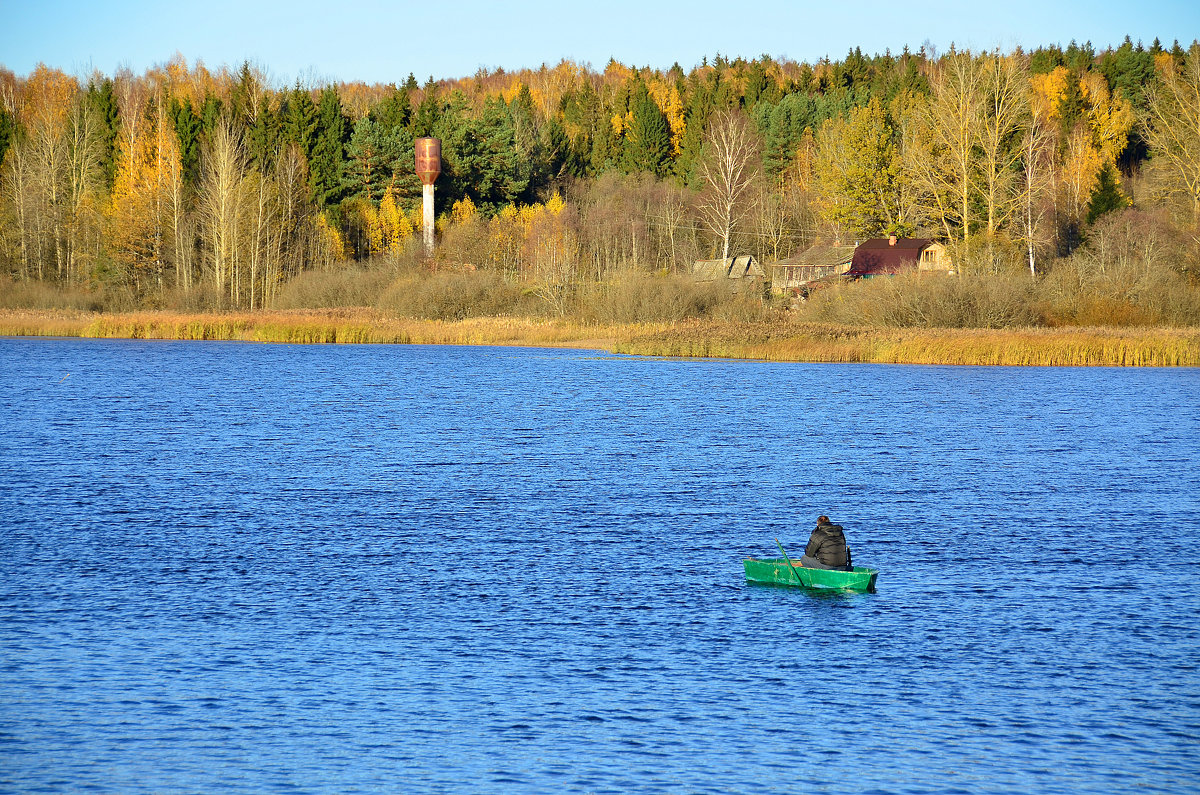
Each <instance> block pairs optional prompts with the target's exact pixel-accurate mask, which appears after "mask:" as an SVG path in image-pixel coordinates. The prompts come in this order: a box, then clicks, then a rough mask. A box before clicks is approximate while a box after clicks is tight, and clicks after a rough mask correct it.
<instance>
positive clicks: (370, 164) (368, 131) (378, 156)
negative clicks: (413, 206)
mask: <svg viewBox="0 0 1200 795" xmlns="http://www.w3.org/2000/svg"><path fill="white" fill-rule="evenodd" d="M406 156H410V157H414V158H415V155H414V147H413V138H412V133H410V132H409V131H408V129H407V128H406V127H403V126H396V127H392V128H390V129H388V128H385V127H384V125H383V124H382V123H380V122H376V121H372V120H371V118H370V117H364V118H362V119H359V121H358V123H357V124H355V125H354V133H353V134H352V135H351V136H350V143H349V145H348V146H347V147H346V167H345V174H344V177H343V180H342V194H343V195H344V196H346V197H347V198H353V199H366V200H367V201H370V202H373V203H375V204H378V203H379V201H380V200H381V199H382V198H383V194H384V193H385V192H386V191H387V189H388V188H389V187H392V186H394V185H395V183H396V181H397V177H398V173H399V172H401V171H402V170H405V169H404V167H405V165H406V162H405V157H406ZM407 171H408V172H412V171H413V169H412V168H408V169H407ZM414 179H415V175H414ZM406 187H411V186H406ZM417 193H420V190H419V188H418V190H417Z"/></svg>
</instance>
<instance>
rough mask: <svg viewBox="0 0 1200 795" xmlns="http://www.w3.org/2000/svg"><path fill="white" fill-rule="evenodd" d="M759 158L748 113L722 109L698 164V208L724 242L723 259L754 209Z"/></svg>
mask: <svg viewBox="0 0 1200 795" xmlns="http://www.w3.org/2000/svg"><path fill="white" fill-rule="evenodd" d="M758 160H759V158H758V141H757V138H756V136H755V133H754V132H753V130H752V129H751V126H750V124H749V122H748V121H747V119H746V117H745V115H743V114H742V113H740V112H738V111H722V112H721V113H719V114H718V115H717V116H716V118H714V119H713V120H712V121H711V122H710V123H709V125H708V132H707V135H706V139H705V144H704V151H703V153H702V155H701V158H700V161H699V162H698V163H697V164H696V171H697V175H698V176H699V178H700V183H701V185H702V189H701V192H700V198H699V201H698V204H697V211H698V213H699V215H700V220H701V222H702V223H703V224H704V226H705V227H707V228H708V230H709V231H710V232H712V233H713V235H714V237H716V238H717V240H719V241H720V242H721V259H728V257H729V243H730V240H731V238H732V237H733V234H734V231H735V230H736V229H737V228H738V226H739V225H740V224H741V222H742V221H743V220H744V219H745V218H746V216H747V215H748V214H749V212H750V210H751V207H750V205H751V204H752V202H751V201H750V198H751V196H752V195H753V193H752V191H751V188H752V187H753V185H754V181H755V179H756V177H757V176H758Z"/></svg>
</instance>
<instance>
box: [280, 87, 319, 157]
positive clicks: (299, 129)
mask: <svg viewBox="0 0 1200 795" xmlns="http://www.w3.org/2000/svg"><path fill="white" fill-rule="evenodd" d="M281 115H282V117H283V140H284V141H287V142H289V143H294V144H297V145H298V146H299V147H300V151H301V152H303V153H304V157H305V158H307V159H308V160H311V159H312V155H313V147H314V146H315V145H316V141H317V106H316V105H314V104H313V101H312V96H311V95H310V94H309V93H308V91H306V90H305V89H303V88H301V87H300V84H299V83H296V86H295V88H293V89H292V90H291V91H290V92H288V95H287V99H286V101H285V103H284V107H283V109H282V113H281Z"/></svg>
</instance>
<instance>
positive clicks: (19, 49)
mask: <svg viewBox="0 0 1200 795" xmlns="http://www.w3.org/2000/svg"><path fill="white" fill-rule="evenodd" d="M1126 35H1129V36H1131V37H1132V38H1133V40H1134V41H1135V42H1136V41H1138V40H1139V39H1140V40H1142V41H1143V42H1144V43H1145V44H1147V45H1149V44H1150V42H1151V41H1153V40H1154V38H1155V37H1158V38H1159V39H1161V40H1162V41H1163V43H1164V44H1166V45H1168V46H1169V45H1170V44H1171V43H1172V42H1173V41H1174V40H1176V39H1178V40H1179V41H1180V43H1182V44H1183V45H1184V46H1185V47H1186V46H1187V45H1188V44H1190V43H1191V41H1192V40H1193V39H1196V38H1200V2H1197V0H1142V1H1141V2H1137V0H1133V1H1132V2H1131V1H1130V0H1122V2H1116V0H1091V1H1090V2H1088V1H1086V0H1066V2H1058V1H1057V0H999V2H992V3H982V2H978V1H977V0H957V1H955V2H946V1H945V0H909V1H908V2H903V1H901V2H897V0H864V1H860V0H833V2H830V0H821V2H807V1H806V2H787V1H786V0H743V1H742V2H738V0H724V1H719V0H716V1H714V0H693V2H676V1H675V0H671V2H653V0H641V1H640V2H634V1H633V0H608V1H607V2H604V1H603V0H601V2H597V3H586V2H572V0H555V2H547V1H546V0H535V2H526V3H506V2H500V1H499V0H493V1H492V2H479V1H478V0H458V2H455V0H443V2H426V3H413V2H406V1H399V2H378V0H343V2H333V1H332V0H322V1H321V2H316V0H287V1H286V2H285V0H271V1H270V2H259V1H257V0H202V2H197V3H191V2H182V3H172V2H169V1H168V2H163V0H156V2H142V1H141V0H107V1H106V0H89V2H82V0H0V65H3V66H4V67H6V68H8V69H11V70H12V71H14V72H16V73H17V74H18V75H26V74H29V72H31V71H32V70H33V69H34V67H35V66H36V65H37V64H38V63H39V62H44V63H46V64H47V65H49V66H53V67H57V68H59V69H63V70H64V71H67V72H70V73H73V74H78V75H81V76H82V75H86V74H88V73H90V72H91V71H92V70H93V69H98V70H100V71H101V72H103V73H105V74H110V75H111V74H113V73H114V72H115V71H116V70H117V69H119V68H121V67H128V68H130V69H132V70H133V72H134V73H136V74H141V73H142V72H144V71H145V70H146V69H147V68H148V67H150V66H152V65H154V64H161V63H165V62H166V61H168V60H169V59H170V58H171V57H172V56H173V55H174V54H175V53H176V52H177V51H178V52H179V53H181V54H182V55H183V56H184V57H185V58H186V59H187V60H188V63H189V64H194V63H195V62H196V61H197V60H203V61H204V62H205V64H207V65H208V66H209V67H210V68H216V67H219V66H221V65H222V64H225V65H228V66H231V67H236V66H239V65H240V64H241V63H242V61H244V60H250V61H252V62H254V63H256V64H258V65H259V66H260V67H262V68H264V69H265V70H266V71H267V73H268V74H269V76H270V77H271V78H273V81H274V82H276V83H280V84H286V83H291V82H293V81H294V80H296V79H297V78H300V79H304V80H306V81H307V80H313V81H315V82H323V81H325V80H334V81H339V80H341V81H356V80H362V81H365V82H367V83H375V82H381V83H390V82H400V81H403V80H404V78H405V77H407V75H408V73H409V72H412V73H413V74H415V75H416V76H417V78H418V80H419V81H421V82H424V80H425V78H426V77H429V76H430V75H433V76H434V77H437V78H451V77H463V76H468V75H472V74H474V73H475V72H476V71H477V70H478V69H479V68H480V67H486V68H489V69H494V68H496V67H504V68H505V69H510V70H511V69H520V68H522V67H537V66H538V65H540V64H542V63H547V64H550V65H553V64H555V63H557V62H558V61H559V60H561V59H563V58H569V59H572V60H575V61H578V62H580V63H590V64H591V65H592V66H593V67H594V68H596V69H603V68H604V65H605V64H606V63H608V59H609V58H610V57H612V58H616V59H617V60H618V61H621V62H622V63H625V64H629V65H634V66H652V67H661V68H666V67H669V66H670V65H671V64H672V63H674V62H676V61H678V62H679V64H680V65H681V66H683V67H684V69H685V70H687V69H690V68H691V67H693V66H696V65H697V64H699V63H700V60H701V58H702V57H704V56H708V57H709V58H711V57H712V56H713V55H714V54H716V53H718V52H719V53H721V54H723V55H727V56H731V57H733V56H738V55H741V56H745V57H747V58H752V57H756V56H759V55H762V54H764V53H765V54H768V55H771V56H774V57H787V58H791V59H793V60H796V61H807V62H809V63H812V62H815V61H816V60H818V59H820V58H822V57H823V56H826V55H828V56H830V57H831V58H833V59H834V60H837V59H840V58H841V57H842V56H844V55H845V54H846V51H847V50H849V49H850V48H851V47H855V46H859V47H862V49H863V51H864V52H865V53H867V54H873V53H881V52H883V51H884V50H886V49H891V50H892V51H893V52H899V51H900V50H901V49H903V48H904V46H905V45H907V46H909V47H910V48H911V49H913V50H916V49H917V48H919V47H920V46H921V45H922V44H923V43H925V42H929V43H930V44H932V45H933V46H935V47H936V48H937V49H938V51H945V50H946V49H947V48H948V47H949V46H950V44H951V43H952V42H953V43H955V44H957V45H958V46H959V47H960V48H962V47H969V48H971V49H975V50H978V49H992V48H996V47H999V48H1000V49H1002V50H1004V51H1009V50H1012V49H1013V48H1014V47H1016V46H1018V45H1020V46H1023V47H1025V48H1027V49H1031V48H1034V47H1037V46H1039V45H1045V44H1061V45H1063V46H1066V45H1067V44H1068V43H1069V42H1070V41H1071V40H1072V39H1074V40H1076V41H1078V42H1080V43H1082V42H1084V41H1091V42H1092V43H1093V44H1094V45H1095V46H1096V47H1097V49H1102V48H1103V47H1104V46H1106V45H1109V44H1111V45H1114V46H1116V45H1118V44H1120V42H1121V41H1122V40H1123V39H1124V37H1125V36H1126Z"/></svg>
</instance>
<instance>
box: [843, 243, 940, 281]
mask: <svg viewBox="0 0 1200 795" xmlns="http://www.w3.org/2000/svg"><path fill="white" fill-rule="evenodd" d="M913 271H922V272H923V271H930V272H938V273H946V274H953V273H954V266H953V263H951V261H950V255H949V252H948V251H947V250H946V247H945V246H943V245H942V244H941V243H938V242H936V241H933V240H928V239H926V238H918V237H904V238H900V237H896V236H895V235H892V236H891V237H877V238H872V239H871V240H864V241H863V242H862V243H860V244H859V245H858V246H857V247H856V248H855V249H854V259H853V260H852V261H851V263H850V270H848V271H847V272H846V276H847V277H848V278H851V279H865V278H869V277H871V276H894V275H896V274H898V273H910V272H913Z"/></svg>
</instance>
